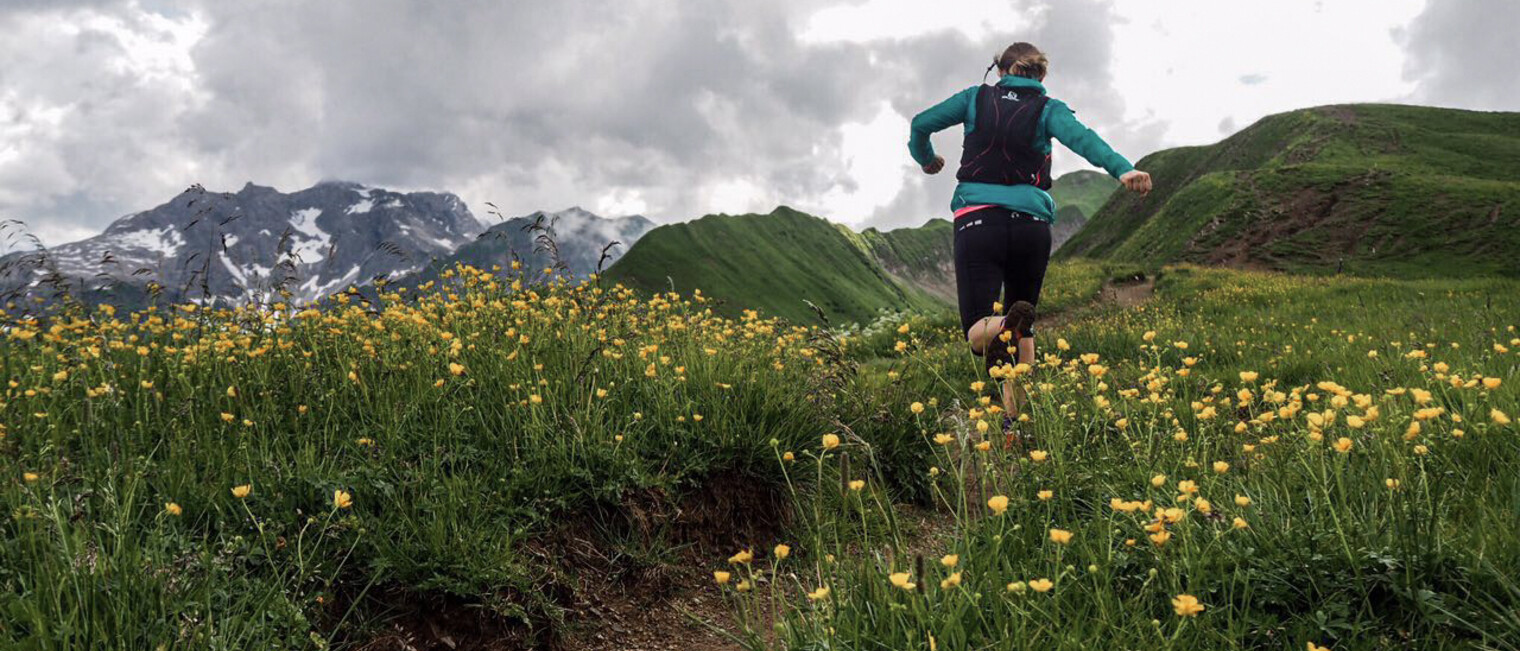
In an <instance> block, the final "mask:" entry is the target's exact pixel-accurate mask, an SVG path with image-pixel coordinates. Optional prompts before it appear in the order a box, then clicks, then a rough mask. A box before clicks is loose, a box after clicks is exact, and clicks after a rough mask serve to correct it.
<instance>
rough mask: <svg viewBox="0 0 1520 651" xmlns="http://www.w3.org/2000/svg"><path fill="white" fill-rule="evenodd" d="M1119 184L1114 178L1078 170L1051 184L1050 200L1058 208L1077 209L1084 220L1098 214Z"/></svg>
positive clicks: (1100, 173) (1101, 173) (1099, 173)
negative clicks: (1053, 200)
mask: <svg viewBox="0 0 1520 651" xmlns="http://www.w3.org/2000/svg"><path fill="white" fill-rule="evenodd" d="M1117 187H1119V182H1118V181H1116V180H1114V177H1112V176H1109V175H1108V174H1105V173H1103V172H1095V171H1093V170H1078V171H1076V172H1071V173H1068V174H1063V175H1061V176H1060V177H1058V178H1057V179H1056V180H1055V182H1053V183H1051V184H1050V198H1052V199H1055V200H1056V206H1057V207H1058V208H1062V209H1064V208H1068V207H1069V208H1075V209H1076V210H1077V211H1079V212H1080V214H1081V215H1082V217H1083V219H1086V218H1089V217H1092V216H1093V215H1095V214H1097V212H1098V209H1099V208H1102V207H1103V204H1104V203H1105V202H1107V201H1108V197H1109V195H1112V194H1113V193H1114V188H1117Z"/></svg>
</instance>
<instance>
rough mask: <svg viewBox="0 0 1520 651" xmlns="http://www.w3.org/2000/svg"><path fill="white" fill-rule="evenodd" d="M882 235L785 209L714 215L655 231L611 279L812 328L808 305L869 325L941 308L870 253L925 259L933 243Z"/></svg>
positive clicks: (610, 272)
mask: <svg viewBox="0 0 1520 651" xmlns="http://www.w3.org/2000/svg"><path fill="white" fill-rule="evenodd" d="M879 235H880V234H878V236H862V235H857V234H853V233H850V232H849V231H848V230H847V229H844V228H842V227H838V226H835V225H834V224H831V223H829V222H828V221H826V220H823V219H820V218H818V217H813V216H811V215H807V214H804V213H801V212H797V211H795V210H792V209H790V208H786V207H781V208H777V209H776V210H775V211H772V212H771V213H770V214H768V215H708V216H706V217H703V218H701V219H698V220H695V221H692V222H687V223H682V224H669V225H665V226H661V227H659V228H656V229H655V230H653V231H650V233H649V234H648V235H645V236H644V237H643V238H641V239H640V240H639V241H638V243H636V244H634V246H633V247H632V248H631V249H629V250H628V253H627V255H625V256H623V258H622V259H620V260H619V261H618V262H617V264H615V265H613V266H612V268H611V269H609V270H608V271H607V274H606V275H607V279H608V280H612V281H616V282H621V283H624V284H626V285H629V286H631V287H635V288H638V289H642V290H645V291H668V290H670V289H671V287H672V286H673V287H674V288H675V290H676V291H680V292H683V293H688V292H691V291H692V290H694V289H701V290H702V292H703V293H704V294H705V295H707V296H709V297H712V298H718V299H722V300H723V301H724V304H722V305H720V306H718V307H717V310H718V311H719V312H720V313H725V314H734V313H737V312H739V311H740V310H742V309H757V308H758V309H762V310H764V311H765V312H767V313H769V314H774V315H778V316H783V317H786V318H789V319H793V320H797V321H802V322H809V323H811V322H813V321H814V320H815V317H814V315H813V312H812V310H811V309H810V308H809V307H808V306H807V304H806V303H805V302H804V301H811V302H813V303H814V304H816V305H817V306H819V307H820V308H823V310H824V312H825V313H826V314H827V315H828V316H829V318H830V319H831V320H836V321H867V320H870V319H871V318H872V317H873V316H874V315H875V314H876V312H877V310H878V309H881V308H888V309H906V308H925V309H928V308H938V307H940V301H938V300H936V299H934V298H933V297H931V296H930V295H929V294H928V293H926V292H924V291H923V290H921V289H918V288H916V287H914V286H912V285H910V284H909V283H906V282H904V281H901V280H899V279H897V278H894V277H893V276H892V275H891V274H890V273H888V272H887V271H886V270H885V269H884V268H883V266H882V264H881V263H879V262H878V261H877V260H876V259H875V258H873V257H872V254H871V251H872V250H873V249H874V248H876V245H878V244H881V245H884V248H885V250H888V251H893V250H896V251H899V252H902V253H903V254H905V255H907V256H908V258H910V259H914V260H922V259H923V258H921V257H918V253H919V252H921V251H922V250H923V246H924V245H925V242H926V241H927V240H923V241H921V240H920V239H919V238H917V237H914V236H892V237H890V238H886V237H880V236H879ZM914 264H921V263H918V262H916V263H914Z"/></svg>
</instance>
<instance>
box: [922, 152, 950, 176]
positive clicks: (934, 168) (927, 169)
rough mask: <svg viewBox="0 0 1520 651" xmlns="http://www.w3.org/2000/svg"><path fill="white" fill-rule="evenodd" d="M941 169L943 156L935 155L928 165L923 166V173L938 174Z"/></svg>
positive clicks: (943, 162)
mask: <svg viewBox="0 0 1520 651" xmlns="http://www.w3.org/2000/svg"><path fill="white" fill-rule="evenodd" d="M942 169H945V157H944V156H935V157H934V161H933V162H931V163H929V164H928V165H925V166H924V173H925V174H939V171H940V170H942Z"/></svg>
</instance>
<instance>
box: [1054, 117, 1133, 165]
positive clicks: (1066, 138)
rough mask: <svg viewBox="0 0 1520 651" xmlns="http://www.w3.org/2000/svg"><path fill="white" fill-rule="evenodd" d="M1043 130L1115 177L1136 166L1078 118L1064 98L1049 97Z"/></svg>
mask: <svg viewBox="0 0 1520 651" xmlns="http://www.w3.org/2000/svg"><path fill="white" fill-rule="evenodd" d="M1045 130H1046V132H1047V133H1049V134H1050V136H1051V137H1052V138H1055V139H1056V140H1059V141H1061V144H1063V145H1066V146H1067V148H1069V149H1071V150H1072V151H1074V152H1077V155H1078V156H1081V157H1083V158H1086V159H1087V162H1089V163H1092V164H1093V165H1097V166H1098V167H1101V168H1103V169H1104V170H1105V171H1107V172H1108V174H1109V176H1112V177H1114V178H1116V179H1117V178H1119V177H1121V176H1124V175H1125V174H1126V173H1128V172H1129V171H1130V170H1133V169H1135V166H1134V165H1132V164H1130V162H1129V159H1126V158H1125V157H1123V156H1121V155H1119V152H1116V151H1114V149H1113V148H1112V147H1109V146H1108V143H1106V142H1104V141H1103V138H1101V137H1099V136H1098V134H1096V133H1094V132H1093V130H1092V129H1089V128H1087V125H1085V124H1082V123H1081V122H1080V121H1078V120H1077V116H1076V114H1074V113H1073V112H1072V110H1071V107H1069V106H1067V105H1066V103H1065V102H1061V101H1058V100H1050V102H1049V103H1047V104H1046V105H1045Z"/></svg>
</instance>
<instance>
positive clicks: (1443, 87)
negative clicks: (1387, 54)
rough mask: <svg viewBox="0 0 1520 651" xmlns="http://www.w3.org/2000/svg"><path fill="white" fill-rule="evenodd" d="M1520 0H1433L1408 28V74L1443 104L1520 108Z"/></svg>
mask: <svg viewBox="0 0 1520 651" xmlns="http://www.w3.org/2000/svg"><path fill="white" fill-rule="evenodd" d="M1517 25H1520V3H1517V2H1515V1H1514V0H1432V1H1431V2H1430V3H1429V4H1428V5H1427V6H1426V7H1425V11H1424V12H1423V13H1421V14H1420V16H1419V17H1418V18H1416V19H1415V20H1414V22H1413V23H1412V25H1411V26H1410V28H1409V29H1408V30H1407V31H1406V33H1405V34H1404V39H1405V41H1404V43H1405V47H1406V49H1407V55H1406V58H1405V62H1404V77H1405V78H1406V79H1410V80H1412V81H1416V82H1418V83H1419V86H1418V88H1417V90H1416V91H1415V98H1416V99H1417V100H1419V101H1421V102H1426V103H1430V104H1435V105H1440V106H1455V107H1460V108H1470V109H1485V110H1496V111H1515V110H1520V75H1517V74H1516V73H1515V62H1516V61H1520V39H1517V38H1516V34H1515V29H1516V26H1517Z"/></svg>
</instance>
